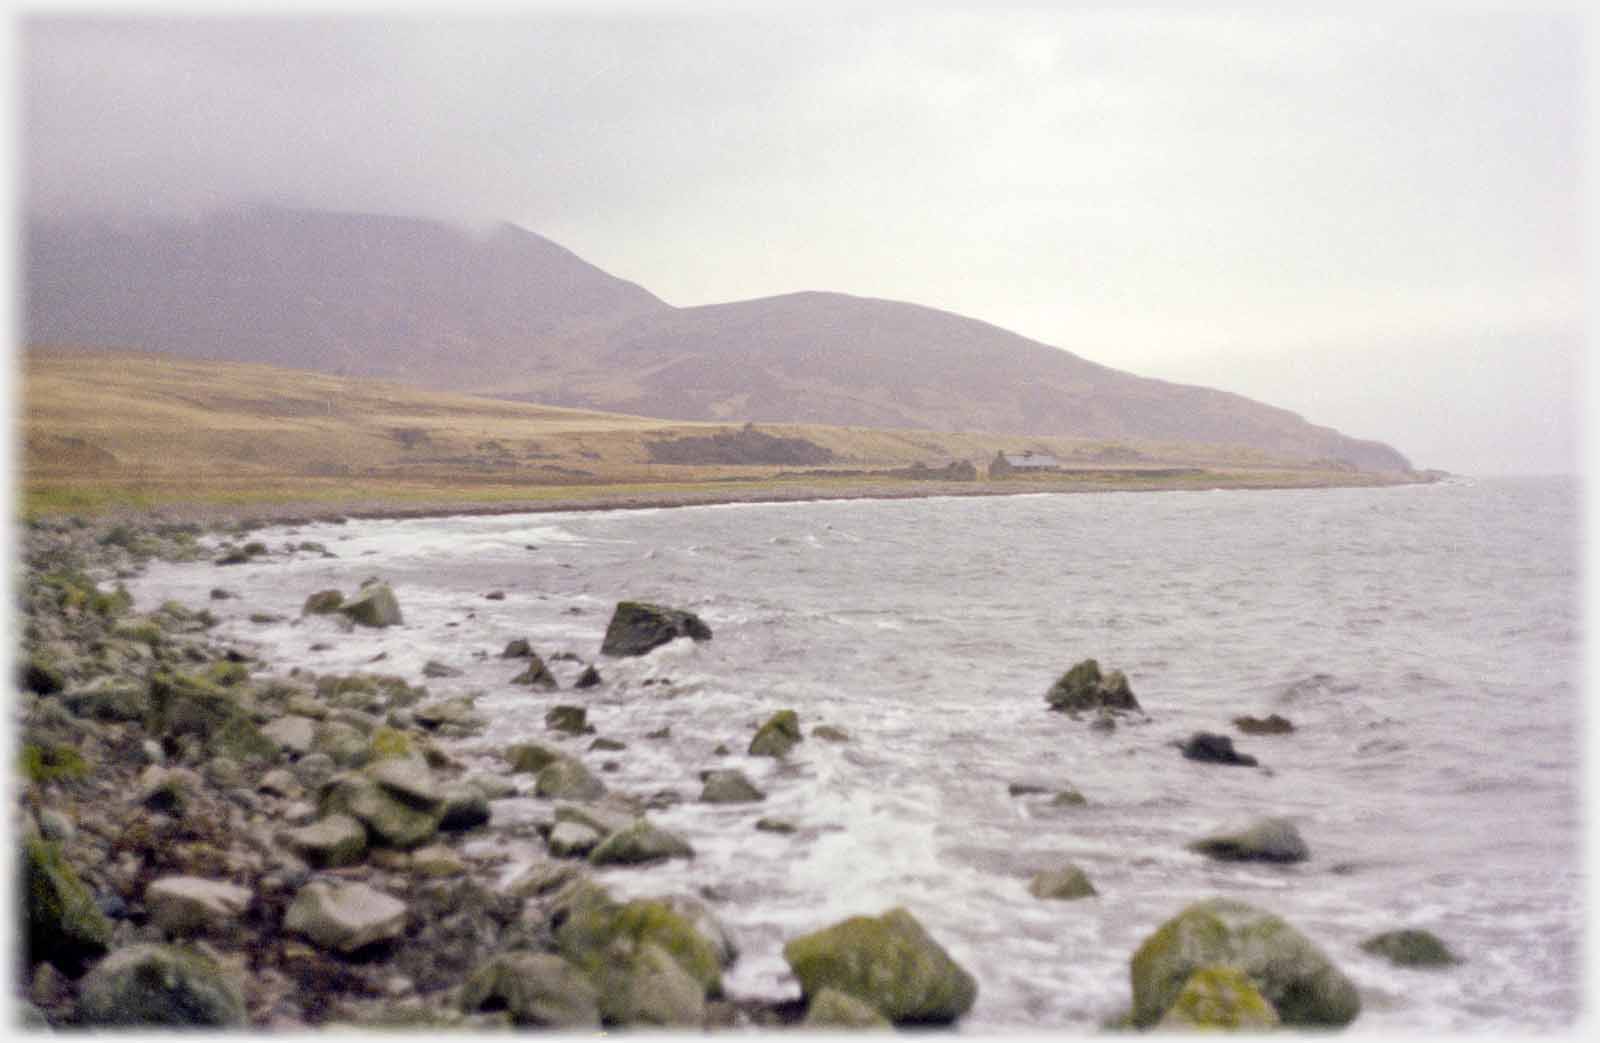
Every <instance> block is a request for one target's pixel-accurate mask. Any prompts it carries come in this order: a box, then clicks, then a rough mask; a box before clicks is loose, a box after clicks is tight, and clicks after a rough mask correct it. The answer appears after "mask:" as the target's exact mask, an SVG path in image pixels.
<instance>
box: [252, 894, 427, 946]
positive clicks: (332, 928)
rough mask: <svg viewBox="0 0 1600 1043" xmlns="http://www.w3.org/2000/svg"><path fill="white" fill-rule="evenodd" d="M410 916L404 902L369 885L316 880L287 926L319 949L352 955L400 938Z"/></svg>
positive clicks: (299, 898)
mask: <svg viewBox="0 0 1600 1043" xmlns="http://www.w3.org/2000/svg"><path fill="white" fill-rule="evenodd" d="M406 915H407V911H406V904H405V903H404V902H402V901H400V900H399V899H398V898H394V897H392V896H390V895H386V894H384V893H383V892H382V891H378V890H375V889H373V888H371V887H368V886H367V885H366V884H360V883H332V882H329V881H326V880H313V881H311V882H310V883H309V884H307V885H306V886H304V887H302V888H301V889H300V891H299V893H298V894H296V895H295V896H294V901H293V902H292V903H290V905H289V909H288V912H286V913H285V914H284V917H283V926H284V929H285V930H288V931H292V932H294V933H295V934H302V935H305V936H306V937H307V938H309V939H310V940H311V942H312V944H314V945H316V946H317V947H318V948H321V949H331V950H333V951H335V952H341V953H351V952H355V951H356V950H357V949H362V948H365V947H366V946H368V945H372V944H374V943H376V942H386V941H392V940H393V939H395V938H398V937H400V935H401V934H402V933H403V932H404V931H405V927H406Z"/></svg>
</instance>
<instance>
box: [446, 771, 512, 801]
mask: <svg viewBox="0 0 1600 1043" xmlns="http://www.w3.org/2000/svg"><path fill="white" fill-rule="evenodd" d="M460 784H462V785H467V786H471V787H472V788H473V789H475V790H477V791H478V792H479V793H482V794H483V795H484V797H485V799H487V800H502V799H504V798H506V797H514V796H516V793H517V784H516V783H515V782H512V781H511V780H510V779H508V778H506V777H505V776H504V775H496V774H494V773H493V772H487V771H475V772H473V773H472V774H470V775H468V776H467V777H466V778H465V779H462V780H461V783H460Z"/></svg>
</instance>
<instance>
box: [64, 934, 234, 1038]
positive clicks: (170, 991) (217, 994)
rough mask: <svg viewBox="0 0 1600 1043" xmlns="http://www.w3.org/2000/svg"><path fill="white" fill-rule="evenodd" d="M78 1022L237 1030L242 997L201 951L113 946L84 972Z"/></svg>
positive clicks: (162, 947)
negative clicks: (114, 949)
mask: <svg viewBox="0 0 1600 1043" xmlns="http://www.w3.org/2000/svg"><path fill="white" fill-rule="evenodd" d="M77 1022H78V1024H80V1025H83V1026H87V1027H95V1028H144V1027H152V1026H159V1027H162V1028H239V1027H242V1026H243V1025H244V1023H245V1005H244V997H243V995H242V994H241V992H240V990H239V987H238V985H237V983H235V982H234V981H233V980H232V979H230V978H229V977H228V976H227V974H225V973H224V972H223V970H222V968H221V967H219V966H218V965H217V964H216V962H215V961H213V960H212V959H211V958H210V957H208V956H206V955H204V954H203V953H200V952H197V951H194V950H191V949H184V948H178V947H176V946H171V945H133V946H129V947H128V948H126V949H118V950H117V951H116V952H114V953H112V954H111V955H110V956H107V957H106V958H105V959H104V960H101V961H100V962H99V963H98V964H96V965H95V968H94V969H93V970H91V971H90V972H89V973H88V974H87V975H85V976H84V979H83V981H82V983H81V984H80V985H79V989H78V1011H77Z"/></svg>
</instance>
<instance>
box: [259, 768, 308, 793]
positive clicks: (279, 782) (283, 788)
mask: <svg viewBox="0 0 1600 1043" xmlns="http://www.w3.org/2000/svg"><path fill="white" fill-rule="evenodd" d="M256 792H258V793H266V794H268V795H270V796H274V797H283V798H284V799H286V800H299V799H300V798H301V797H303V796H305V787H304V786H301V785H300V783H299V782H298V781H297V780H296V779H295V777H294V773H293V772H291V771H289V770H288V769H287V768H273V769H272V770H271V771H269V772H267V773H266V774H265V775H263V776H261V781H260V782H257V783H256Z"/></svg>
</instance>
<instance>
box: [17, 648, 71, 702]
mask: <svg viewBox="0 0 1600 1043" xmlns="http://www.w3.org/2000/svg"><path fill="white" fill-rule="evenodd" d="M18 673H19V674H20V675H21V676H20V677H18V679H17V680H18V682H19V683H20V684H21V685H22V689H23V691H26V692H34V693H37V694H38V695H54V694H56V693H57V692H59V691H61V690H62V689H64V688H66V687H67V673H66V671H65V670H63V669H61V667H60V666H59V665H58V664H56V663H55V662H54V661H52V660H50V659H47V658H46V657H44V656H41V655H34V656H30V657H29V658H28V661H27V662H26V663H23V664H22V668H21V669H20V670H19V671H18Z"/></svg>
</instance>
